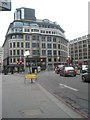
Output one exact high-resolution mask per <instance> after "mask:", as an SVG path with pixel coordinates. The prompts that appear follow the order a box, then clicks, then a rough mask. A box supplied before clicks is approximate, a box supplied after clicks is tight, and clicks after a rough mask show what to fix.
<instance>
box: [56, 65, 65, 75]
mask: <svg viewBox="0 0 90 120" xmlns="http://www.w3.org/2000/svg"><path fill="white" fill-rule="evenodd" d="M63 66H64V65H57V66H56V68H55V73H57V74H59V73H60V70H61V69H62V68H63Z"/></svg>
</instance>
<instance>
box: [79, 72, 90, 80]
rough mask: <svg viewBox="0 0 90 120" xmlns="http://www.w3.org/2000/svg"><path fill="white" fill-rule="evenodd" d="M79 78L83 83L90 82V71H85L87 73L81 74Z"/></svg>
mask: <svg viewBox="0 0 90 120" xmlns="http://www.w3.org/2000/svg"><path fill="white" fill-rule="evenodd" d="M81 77H82V81H83V82H90V71H88V70H87V72H86V73H83V74H82V76H81Z"/></svg>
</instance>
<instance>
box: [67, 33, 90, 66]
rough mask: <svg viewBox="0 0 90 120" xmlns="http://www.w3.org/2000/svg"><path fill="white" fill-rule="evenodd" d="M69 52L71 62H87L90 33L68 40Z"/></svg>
mask: <svg viewBox="0 0 90 120" xmlns="http://www.w3.org/2000/svg"><path fill="white" fill-rule="evenodd" d="M69 54H70V57H71V58H73V64H76V65H77V64H78V65H79V64H88V59H90V34H88V35H85V36H82V37H79V38H77V39H74V40H71V41H70V42H69Z"/></svg>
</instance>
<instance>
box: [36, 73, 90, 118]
mask: <svg viewBox="0 0 90 120" xmlns="http://www.w3.org/2000/svg"><path fill="white" fill-rule="evenodd" d="M38 80H39V84H41V85H42V86H43V87H44V88H45V89H47V90H49V91H50V92H51V93H52V94H54V95H57V96H59V97H60V98H63V99H64V100H65V102H66V103H68V104H70V105H71V106H72V107H74V108H75V109H77V110H79V111H80V112H81V113H83V114H85V115H86V116H88V112H89V110H88V103H89V102H90V101H89V99H88V86H89V85H90V84H88V83H84V82H82V79H81V75H77V76H76V77H63V76H60V75H59V74H56V73H55V72H54V71H49V72H42V74H39V75H38Z"/></svg>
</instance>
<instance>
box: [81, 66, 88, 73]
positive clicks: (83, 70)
mask: <svg viewBox="0 0 90 120" xmlns="http://www.w3.org/2000/svg"><path fill="white" fill-rule="evenodd" d="M87 70H88V65H82V70H81V72H82V73H86V72H87Z"/></svg>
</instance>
